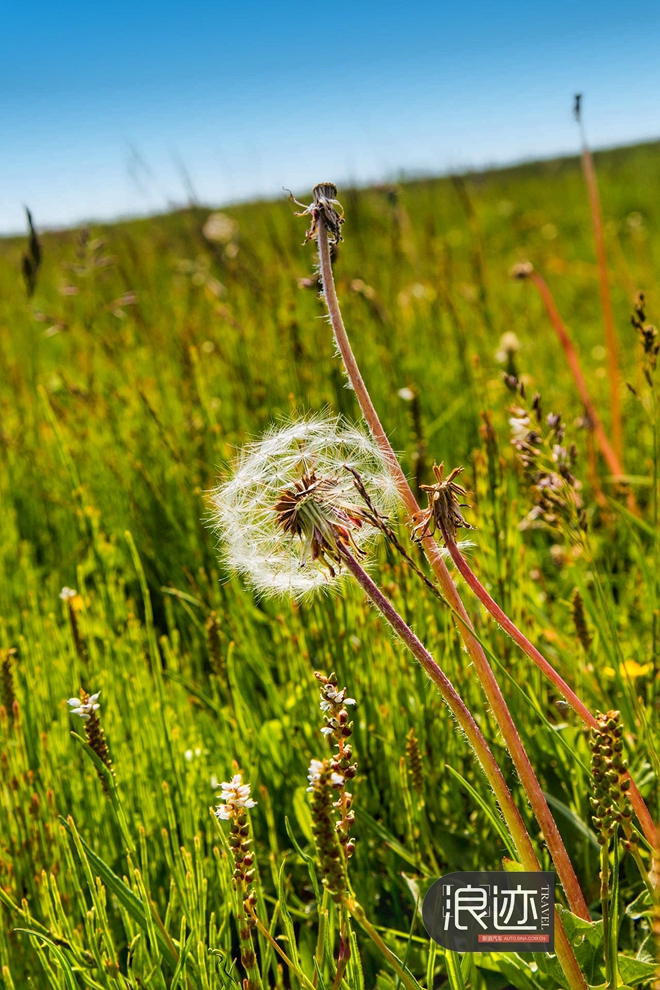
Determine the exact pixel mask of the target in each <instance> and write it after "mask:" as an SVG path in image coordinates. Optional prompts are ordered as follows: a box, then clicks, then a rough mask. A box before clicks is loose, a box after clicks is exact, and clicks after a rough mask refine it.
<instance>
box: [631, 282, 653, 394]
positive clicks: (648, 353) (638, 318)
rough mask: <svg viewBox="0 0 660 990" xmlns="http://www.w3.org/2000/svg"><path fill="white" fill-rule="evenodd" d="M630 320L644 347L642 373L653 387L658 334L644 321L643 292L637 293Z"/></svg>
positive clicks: (644, 303)
mask: <svg viewBox="0 0 660 990" xmlns="http://www.w3.org/2000/svg"><path fill="white" fill-rule="evenodd" d="M630 322H631V323H632V325H633V326H634V328H635V330H636V331H637V333H638V334H639V337H640V340H641V342H642V347H643V348H644V375H645V377H646V380H647V382H648V384H649V385H650V386H651V388H653V381H652V374H653V372H654V371H655V368H656V364H657V363H658V352H659V351H660V336H659V335H658V330H657V328H656V327H654V326H652V325H651V324H650V323H647V322H646V302H645V298H644V293H643V292H638V293H637V299H636V300H635V309H634V312H633V314H632V316H631V318H630Z"/></svg>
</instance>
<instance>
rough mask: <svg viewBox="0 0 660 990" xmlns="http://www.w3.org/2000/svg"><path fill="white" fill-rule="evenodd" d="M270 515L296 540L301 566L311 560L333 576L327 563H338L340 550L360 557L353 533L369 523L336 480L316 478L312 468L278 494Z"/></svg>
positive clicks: (360, 509) (361, 509) (332, 570)
mask: <svg viewBox="0 0 660 990" xmlns="http://www.w3.org/2000/svg"><path fill="white" fill-rule="evenodd" d="M273 511H274V512H275V515H276V521H277V524H278V526H280V527H281V528H282V529H283V530H284V532H285V533H290V534H291V535H292V536H295V537H297V538H298V539H300V541H301V543H302V548H303V549H302V554H301V560H300V563H301V565H304V564H305V562H306V560H307V557H308V556H311V559H312V560H313V561H318V562H319V563H320V564H322V565H323V566H324V567H326V568H327V569H328V571H329V572H330V574H331V575H334V573H335V570H334V567H333V566H332V563H331V562H330V561H331V560H332V561H335V562H337V561H338V560H339V559H340V546H344V547H346V548H347V549H349V550H350V551H351V552H352V553H354V554H355V555H356V556H357V557H361V556H363V551H362V550H361V549H360V547H359V546H358V545H357V543H356V542H355V539H354V537H353V532H354V531H355V530H357V529H360V528H361V527H362V525H363V524H364V523H365V522H368V521H369V520H368V513H367V512H366V511H365V510H364V509H363V508H361V507H360V506H359V505H357V504H356V503H354V502H352V501H351V499H350V497H349V490H347V488H346V486H344V485H343V484H342V483H341V481H340V480H339V478H323V477H321V478H318V477H317V476H316V473H315V471H314V469H313V468H312V469H310V470H309V471H306V472H305V473H304V474H303V476H302V477H301V478H300V479H299V480H298V481H296V482H294V485H293V487H292V488H287V489H285V490H284V491H282V492H280V495H279V498H278V500H277V502H276V503H275V505H274V506H273Z"/></svg>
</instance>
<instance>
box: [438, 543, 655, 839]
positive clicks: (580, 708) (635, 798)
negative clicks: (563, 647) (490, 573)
mask: <svg viewBox="0 0 660 990" xmlns="http://www.w3.org/2000/svg"><path fill="white" fill-rule="evenodd" d="M445 542H446V544H447V549H448V550H449V553H450V554H451V559H452V560H453V561H454V563H455V565H456V569H457V570H458V572H459V574H460V575H461V576H462V577H463V578H464V579H465V582H466V584H467V585H468V586H469V587H470V588H471V590H472V591H473V592H474V594H475V595H476V596H477V598H478V599H479V601H480V602H481V604H482V605H483V606H484V607H485V608H486V609H487V610H488V611H489V612H490V614H491V615H492V616H493V618H494V619H495V621H496V622H497V623H498V625H499V626H501V627H502V629H503V630H504V632H506V633H508V634H509V636H510V637H511V639H512V640H513V641H514V643H517V645H518V646H519V647H520V648H521V650H522V651H523V652H524V653H525V654H526V655H527V656H528V657H529V658H530V660H533V661H534V663H535V664H536V666H537V667H538V668H539V669H540V670H542V671H543V673H544V674H545V676H546V677H547V678H548V680H550V681H552V683H553V684H554V685H555V687H556V688H557V689H558V691H560V693H561V694H562V695H563V697H564V698H565V699H566V701H567V702H568V703H569V705H570V706H571V708H573V710H574V711H575V712H576V713H577V714H578V715H579V716H580V718H581V719H582V721H583V722H584V723H585V725H588V726H589V728H591V729H595V728H597V727H598V722H597V721H596V719H595V718H594V716H593V715H592V714H591V712H590V711H589V709H588V708H587V706H586V705H585V704H584V702H582V701H580V699H579V698H578V696H577V694H576V693H575V691H573V689H572V688H570V687H569V686H568V684H567V683H566V681H565V680H564V678H563V677H562V676H561V675H560V674H559V673H557V671H556V670H555V668H554V667H553V666H552V664H551V663H550V662H549V661H548V660H546V658H545V657H544V656H543V654H542V653H541V652H540V651H539V650H537V648H536V647H535V646H534V644H533V643H531V642H530V641H529V640H528V639H527V637H526V636H525V634H524V633H523V632H521V631H520V629H518V627H517V626H516V624H515V623H514V622H512V621H511V619H510V618H509V617H508V615H507V614H506V612H504V611H503V610H502V609H501V608H500V606H499V605H498V604H497V602H496V601H495V600H494V599H493V598H491V596H490V595H489V594H488V592H487V591H486V589H485V588H484V586H483V585H482V583H481V581H480V580H479V578H478V577H477V575H476V574H475V573H474V571H473V570H472V568H471V567H470V565H469V564H468V562H467V560H466V559H465V557H464V556H463V554H462V553H461V551H460V549H459V548H458V545H457V543H456V541H455V540H454V539H449V538H447V539H446V541H445ZM627 776H628V777H629V779H630V791H629V794H630V801H631V804H632V806H633V808H634V810H635V814H636V815H637V817H638V819H639V822H640V825H641V826H642V829H643V831H644V834H645V836H646V838H647V839H648V841H649V842H650V843H651V845H652V846H653V848H654V849H655V848H657V847H658V839H659V837H658V830H657V828H656V825H655V822H654V821H653V818H652V817H651V813H650V811H649V809H648V808H647V807H646V803H645V801H644V798H643V797H642V795H641V794H640V793H639V790H638V788H637V785H636V784H635V781H634V780H633V779H632V777H631V776H630V773H628V774H627Z"/></svg>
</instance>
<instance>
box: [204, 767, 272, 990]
mask: <svg viewBox="0 0 660 990" xmlns="http://www.w3.org/2000/svg"><path fill="white" fill-rule="evenodd" d="M221 787H222V793H221V795H220V800H221V801H224V804H219V805H218V807H217V808H216V810H215V814H216V818H218V819H219V820H220V821H229V822H231V825H230V827H229V837H228V842H229V846H230V848H231V852H232V856H233V859H234V872H233V874H232V883H233V885H234V889H235V890H236V895H237V904H238V911H237V921H238V934H239V938H240V940H241V963H242V965H243V967H244V968H245V971H246V973H247V974H248V979H247V980H246V981H245V982H244V987H245V990H255V988H257V987H260V986H261V979H260V977H259V970H258V968H257V957H256V953H255V951H254V943H253V941H252V931H251V929H252V928H253V927H254V925H255V924H256V922H255V920H254V911H255V908H256V905H257V895H256V894H255V892H254V890H253V889H252V883H253V881H254V877H255V869H254V854H253V853H252V851H251V846H252V839H251V838H250V822H249V819H248V814H247V813H248V810H249V809H250V808H254V807H255V805H256V803H257V802H256V801H254V800H253V799H252V798H251V797H250V785H249V784H244V783H243V777H242V774H240V773H237V774H235V775H234V776H233V777H232V779H231V780H230V781H228V782H223V783H222V785H221Z"/></svg>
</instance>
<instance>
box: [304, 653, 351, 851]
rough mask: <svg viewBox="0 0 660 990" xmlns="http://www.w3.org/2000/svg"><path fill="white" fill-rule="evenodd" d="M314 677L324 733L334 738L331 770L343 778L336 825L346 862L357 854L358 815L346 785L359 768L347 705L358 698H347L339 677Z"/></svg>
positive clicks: (319, 675)
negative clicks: (353, 830)
mask: <svg viewBox="0 0 660 990" xmlns="http://www.w3.org/2000/svg"><path fill="white" fill-rule="evenodd" d="M314 676H315V677H316V679H317V680H318V681H319V682H320V684H321V711H322V712H323V719H324V722H325V725H324V726H323V728H322V729H321V732H322V733H323V735H324V736H327V737H328V738H330V737H332V739H333V740H334V745H335V748H336V750H337V752H336V753H335V754H334V755H333V756H332V758H331V760H330V769H331V770H332V772H333V774H335V775H336V776H337V777H339V778H341V784H337V785H335V786H337V787H338V789H339V796H338V798H337V800H336V801H335V802H334V805H333V807H335V808H336V809H337V810H338V812H339V814H340V816H341V817H340V819H339V821H338V822H337V825H336V828H337V835H338V836H339V842H340V844H341V847H342V849H343V851H344V856H345V858H346V859H350V857H351V856H352V855H353V852H354V850H355V839H352V838H351V837H350V829H351V826H352V824H353V822H354V821H355V812H353V811H351V805H352V803H353V795H352V794H349V792H348V791H347V790H346V781H347V780H353V778H354V777H355V775H356V773H357V766H358V765H357V761H355V760H353V747H352V746H351V744H350V742H349V739H350V738H351V736H352V734H353V723H352V722H351V721H350V720H349V714H348V711H347V709H346V705H354V704H355V698H347V697H346V688H345V687H343V688H342V689H341V690H339V687H338V682H337V675H336V674H334V673H332V674H330V676H329V677H326V676H325V674H321V673H320V672H319V671H318V670H317V671H315V672H314ZM310 783H311V781H310Z"/></svg>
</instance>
